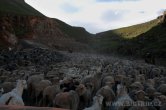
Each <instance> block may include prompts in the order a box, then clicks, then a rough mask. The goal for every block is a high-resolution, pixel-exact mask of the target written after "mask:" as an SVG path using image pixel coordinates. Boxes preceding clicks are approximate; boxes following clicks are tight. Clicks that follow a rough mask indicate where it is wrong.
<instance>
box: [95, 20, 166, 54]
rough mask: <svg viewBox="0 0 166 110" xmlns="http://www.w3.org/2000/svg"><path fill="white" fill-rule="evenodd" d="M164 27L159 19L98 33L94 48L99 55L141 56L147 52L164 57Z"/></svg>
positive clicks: (165, 50) (165, 44) (165, 32)
mask: <svg viewBox="0 0 166 110" xmlns="http://www.w3.org/2000/svg"><path fill="white" fill-rule="evenodd" d="M165 42H166V27H165V26H163V23H160V22H159V19H155V20H152V21H149V22H147V23H143V24H138V25H134V26H130V27H125V28H120V29H116V30H110V31H106V32H102V33H98V34H97V35H96V38H95V39H94V48H95V49H96V50H97V51H98V52H99V53H107V54H111V53H117V54H120V55H131V56H143V55H145V54H146V53H147V52H150V53H152V54H154V55H155V56H157V57H165V56H166V54H165V53H166V43H165Z"/></svg>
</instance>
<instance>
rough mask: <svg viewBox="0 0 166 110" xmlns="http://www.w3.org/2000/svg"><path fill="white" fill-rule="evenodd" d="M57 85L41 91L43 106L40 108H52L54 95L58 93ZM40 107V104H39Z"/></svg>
mask: <svg viewBox="0 0 166 110" xmlns="http://www.w3.org/2000/svg"><path fill="white" fill-rule="evenodd" d="M60 92H61V90H60V87H59V85H52V86H48V87H46V88H45V89H44V91H43V99H42V101H43V104H42V106H53V100H54V98H55V96H56V94H58V93H60ZM40 105H41V104H40Z"/></svg>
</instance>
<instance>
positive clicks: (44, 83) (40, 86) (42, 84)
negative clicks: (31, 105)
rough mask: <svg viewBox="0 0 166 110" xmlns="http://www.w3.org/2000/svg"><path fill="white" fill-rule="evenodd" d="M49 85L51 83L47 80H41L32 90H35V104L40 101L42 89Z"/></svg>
mask: <svg viewBox="0 0 166 110" xmlns="http://www.w3.org/2000/svg"><path fill="white" fill-rule="evenodd" d="M51 85H52V83H51V82H50V81H49V80H41V81H40V82H39V83H38V84H36V85H35V89H34V90H35V99H36V104H37V102H38V101H39V100H40V99H41V97H42V94H43V91H44V89H45V88H46V87H48V86H51Z"/></svg>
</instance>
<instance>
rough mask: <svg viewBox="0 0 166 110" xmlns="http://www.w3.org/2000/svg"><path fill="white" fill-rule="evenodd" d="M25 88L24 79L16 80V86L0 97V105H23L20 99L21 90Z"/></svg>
mask: <svg viewBox="0 0 166 110" xmlns="http://www.w3.org/2000/svg"><path fill="white" fill-rule="evenodd" d="M26 88H27V83H26V81H25V80H18V82H17V85H16V87H15V88H14V89H13V90H12V91H11V92H8V93H6V94H3V95H2V96H1V97H0V105H20V106H24V102H23V99H22V93H23V90H24V89H26Z"/></svg>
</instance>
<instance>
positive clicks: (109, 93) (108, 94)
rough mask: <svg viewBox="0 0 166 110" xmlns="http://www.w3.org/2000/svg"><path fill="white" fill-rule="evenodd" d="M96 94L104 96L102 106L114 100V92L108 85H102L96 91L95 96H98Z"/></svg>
mask: <svg viewBox="0 0 166 110" xmlns="http://www.w3.org/2000/svg"><path fill="white" fill-rule="evenodd" d="M98 95H102V96H103V97H104V100H103V104H104V105H103V107H106V103H107V102H109V103H111V102H113V101H114V100H115V93H114V92H113V90H112V89H111V88H110V86H104V87H102V88H100V89H99V90H98V91H97V93H96V96H98Z"/></svg>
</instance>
